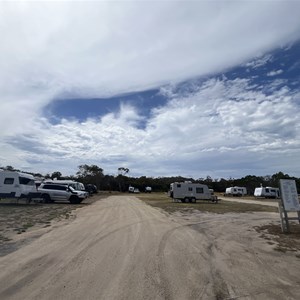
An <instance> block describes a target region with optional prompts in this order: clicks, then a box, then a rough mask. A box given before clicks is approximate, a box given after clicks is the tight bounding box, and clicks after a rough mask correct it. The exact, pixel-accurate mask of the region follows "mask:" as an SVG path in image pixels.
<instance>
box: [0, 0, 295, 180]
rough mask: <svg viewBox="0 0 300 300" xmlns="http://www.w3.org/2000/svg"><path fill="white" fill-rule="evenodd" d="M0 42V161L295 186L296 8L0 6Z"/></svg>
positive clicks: (280, 4)
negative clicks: (284, 179) (258, 178)
mask: <svg viewBox="0 0 300 300" xmlns="http://www.w3.org/2000/svg"><path fill="white" fill-rule="evenodd" d="M0 39H1V43H0V126H1V130H0V166H7V165H12V166H13V167H15V168H18V169H21V170H23V171H31V172H40V173H42V174H45V173H52V172H54V171H60V172H61V173H62V174H63V175H72V174H75V173H76V171H77V170H78V168H77V166H78V165H80V164H96V165H98V166H100V167H101V168H103V169H104V173H105V174H117V169H118V167H127V168H129V169H130V173H129V175H131V176H142V175H146V176H154V177H157V176H172V175H174V176H176V175H181V176H187V177H194V178H199V177H206V176H207V175H209V176H211V177H213V178H220V177H224V178H229V177H234V178H238V177H242V176H245V175H249V174H253V175H268V174H274V173H276V172H278V171H283V172H284V173H288V174H289V175H292V176H297V177H300V1H288V0H285V1H280V0H277V1H276V0H274V1H259V0H256V1H250V0H249V1H247V0H246V1H242V0H241V1H91V2H88V1H82V2H79V1H73V2H72V1H65V2H60V1H55V2H49V1H48V2H46V1H35V2H33V1H32V2H26V1H20V2H16V1H14V2H8V1H1V2H0Z"/></svg>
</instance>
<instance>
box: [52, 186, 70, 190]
mask: <svg viewBox="0 0 300 300" xmlns="http://www.w3.org/2000/svg"><path fill="white" fill-rule="evenodd" d="M55 189H56V190H60V191H65V190H66V189H67V187H66V186H65V185H57V186H56V188H55Z"/></svg>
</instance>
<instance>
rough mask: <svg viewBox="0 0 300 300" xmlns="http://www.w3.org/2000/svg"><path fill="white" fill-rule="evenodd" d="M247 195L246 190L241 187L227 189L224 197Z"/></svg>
mask: <svg viewBox="0 0 300 300" xmlns="http://www.w3.org/2000/svg"><path fill="white" fill-rule="evenodd" d="M245 195H247V189H246V188H245V187H241V186H233V187H229V188H227V189H226V191H225V196H245Z"/></svg>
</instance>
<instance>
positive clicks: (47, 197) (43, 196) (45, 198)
mask: <svg viewBox="0 0 300 300" xmlns="http://www.w3.org/2000/svg"><path fill="white" fill-rule="evenodd" d="M42 198H43V200H44V202H45V203H51V202H52V201H51V198H50V196H49V195H48V194H44V195H42Z"/></svg>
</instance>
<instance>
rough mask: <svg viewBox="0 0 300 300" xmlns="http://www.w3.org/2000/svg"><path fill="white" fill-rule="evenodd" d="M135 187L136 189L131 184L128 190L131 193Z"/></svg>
mask: <svg viewBox="0 0 300 300" xmlns="http://www.w3.org/2000/svg"><path fill="white" fill-rule="evenodd" d="M134 189H135V188H134V187H133V186H131V185H130V186H129V187H128V192H129V193H134Z"/></svg>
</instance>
